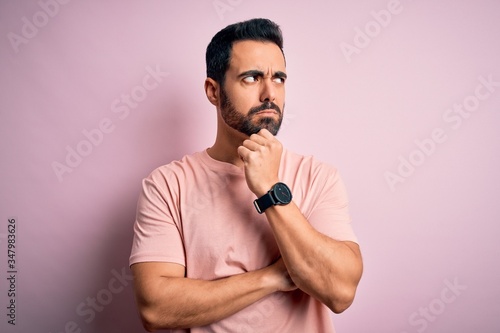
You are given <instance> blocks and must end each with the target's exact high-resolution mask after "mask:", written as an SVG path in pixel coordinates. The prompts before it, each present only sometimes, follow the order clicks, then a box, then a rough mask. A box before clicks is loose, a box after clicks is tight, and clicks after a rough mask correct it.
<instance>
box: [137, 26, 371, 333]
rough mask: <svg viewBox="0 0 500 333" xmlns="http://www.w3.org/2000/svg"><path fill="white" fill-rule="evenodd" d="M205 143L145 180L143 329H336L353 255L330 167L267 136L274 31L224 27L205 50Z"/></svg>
mask: <svg viewBox="0 0 500 333" xmlns="http://www.w3.org/2000/svg"><path fill="white" fill-rule="evenodd" d="M206 60H207V79H206V81H205V92H206V95H207V98H208V100H209V101H210V102H211V103H212V104H213V105H214V106H215V107H216V110H217V136H216V139H215V143H214V144H213V146H212V147H211V148H208V149H207V150H205V151H202V152H199V153H195V154H192V155H188V156H185V157H184V158H183V159H182V160H180V161H174V162H172V163H170V164H168V165H165V166H162V167H160V168H158V169H156V170H155V171H153V172H152V173H151V174H150V175H149V177H147V178H146V179H145V180H144V182H143V191H142V193H141V195H140V198H139V201H138V208H137V220H136V223H135V226H134V231H135V235H134V241H133V247H132V254H131V257H130V265H131V269H132V272H133V274H134V283H135V290H136V298H137V304H138V308H139V312H140V315H141V318H142V320H143V323H144V326H145V328H146V329H147V330H148V331H154V330H157V329H173V331H174V332H260V333H262V332H280V333H281V332H334V329H333V325H332V321H331V317H330V313H331V312H330V310H332V311H333V312H336V313H340V312H342V311H344V310H345V309H346V308H347V307H349V306H350V304H351V303H352V301H353V299H354V294H355V291H356V287H357V285H358V282H359V280H360V278H361V274H362V260H361V254H360V250H359V247H358V245H357V243H356V237H355V235H354V233H353V231H352V229H351V226H350V220H349V215H348V210H347V198H346V194H345V190H344V186H343V184H342V181H341V179H340V178H339V175H338V173H337V172H336V170H335V169H334V168H332V167H329V166H327V165H325V164H322V163H319V162H318V161H316V160H314V159H313V158H312V157H303V156H300V155H297V154H294V153H292V152H290V151H288V150H286V149H284V148H283V147H282V144H281V143H280V142H279V141H278V140H277V139H276V137H275V135H276V134H277V132H278V130H279V127H280V124H281V121H282V118H283V112H284V106H285V81H286V78H287V75H286V68H285V58H284V54H283V40H282V35H281V31H280V29H279V27H278V26H277V25H276V24H275V23H273V22H271V21H269V20H265V19H253V20H249V21H245V22H241V23H237V24H233V25H230V26H228V27H226V28H225V29H223V30H221V31H220V32H219V33H217V34H216V35H215V36H214V37H213V39H212V41H211V42H210V44H209V45H208V48H207V53H206Z"/></svg>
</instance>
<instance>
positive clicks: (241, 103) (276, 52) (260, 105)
mask: <svg viewBox="0 0 500 333" xmlns="http://www.w3.org/2000/svg"><path fill="white" fill-rule="evenodd" d="M285 79H286V71H285V59H284V57H283V54H282V53H281V50H280V49H279V47H278V46H277V45H275V44H274V43H269V42H259V41H239V42H236V43H234V44H233V49H232V52H231V61H230V64H229V69H228V70H227V72H226V79H225V82H224V86H223V87H221V92H220V94H221V95H220V101H221V102H220V112H221V118H222V120H223V121H224V122H225V124H226V125H228V126H229V127H231V128H233V129H235V130H237V131H239V132H241V133H243V134H245V135H248V136H250V135H251V134H254V133H257V132H259V131H260V130H261V129H262V128H266V129H267V130H269V132H271V133H272V134H273V135H276V134H277V133H278V131H279V128H280V126H281V122H282V120H283V110H284V105H285V104H284V103H285Z"/></svg>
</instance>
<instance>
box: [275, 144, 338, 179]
mask: <svg viewBox="0 0 500 333" xmlns="http://www.w3.org/2000/svg"><path fill="white" fill-rule="evenodd" d="M282 163H283V166H284V168H285V169H288V170H294V171H295V172H297V173H298V174H301V175H302V176H310V177H313V178H317V177H320V178H325V177H326V178H332V177H334V178H335V177H338V170H337V168H336V167H335V166H333V165H331V164H329V163H327V162H324V161H321V160H319V159H317V158H316V157H314V156H312V155H302V154H298V153H295V152H292V151H290V150H287V149H284V150H283V157H282Z"/></svg>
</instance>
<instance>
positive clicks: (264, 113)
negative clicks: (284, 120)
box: [256, 109, 278, 115]
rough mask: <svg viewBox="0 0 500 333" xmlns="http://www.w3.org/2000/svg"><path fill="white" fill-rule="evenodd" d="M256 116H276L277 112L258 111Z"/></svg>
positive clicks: (269, 110)
mask: <svg viewBox="0 0 500 333" xmlns="http://www.w3.org/2000/svg"><path fill="white" fill-rule="evenodd" d="M256 114H258V115H277V114H278V112H277V111H276V110H273V109H266V110H262V111H259V112H257V113H256Z"/></svg>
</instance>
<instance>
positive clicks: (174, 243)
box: [129, 170, 185, 266]
mask: <svg viewBox="0 0 500 333" xmlns="http://www.w3.org/2000/svg"><path fill="white" fill-rule="evenodd" d="M166 178H167V177H165V175H163V174H162V173H160V172H159V171H158V170H156V171H154V172H153V173H152V174H151V175H150V176H149V177H148V178H146V179H144V180H143V182H142V191H141V192H140V194H139V199H138V202H137V213H136V220H135V223H134V238H133V242H132V251H131V255H130V259H129V264H130V265H132V264H135V263H138V262H153V261H154V262H170V263H177V264H180V265H183V266H185V256H184V246H183V242H182V233H181V230H180V227H179V223H178V221H179V210H178V200H177V199H176V197H178V196H177V195H175V194H174V193H173V192H174V191H172V189H174V188H176V186H175V185H173V184H169V185H170V186H169V185H167V184H168V181H167V179H166ZM176 222H177V223H176Z"/></svg>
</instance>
